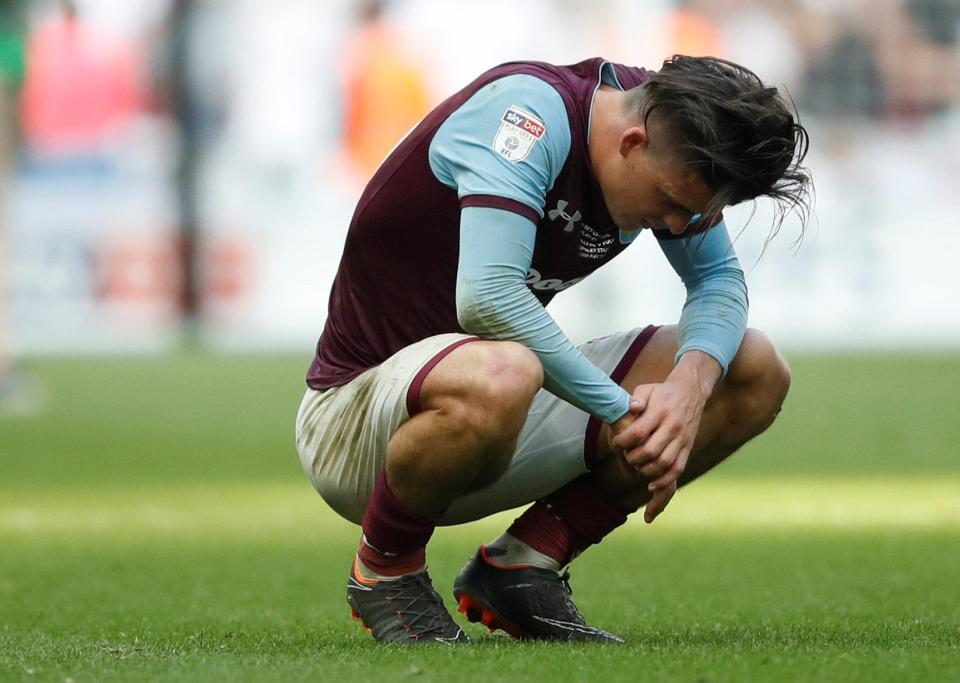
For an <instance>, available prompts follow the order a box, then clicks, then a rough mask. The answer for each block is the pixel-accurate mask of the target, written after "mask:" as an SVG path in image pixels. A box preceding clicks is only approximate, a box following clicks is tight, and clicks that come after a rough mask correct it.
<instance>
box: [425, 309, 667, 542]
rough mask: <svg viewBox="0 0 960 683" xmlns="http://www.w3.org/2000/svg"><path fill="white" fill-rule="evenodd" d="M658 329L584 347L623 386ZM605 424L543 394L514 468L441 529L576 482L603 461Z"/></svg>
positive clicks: (448, 516)
mask: <svg viewBox="0 0 960 683" xmlns="http://www.w3.org/2000/svg"><path fill="white" fill-rule="evenodd" d="M657 329H659V328H658V327H656V326H653V325H651V326H648V327H645V328H637V329H634V330H629V331H627V332H619V333H617V334H613V335H610V336H608V337H602V338H600V339H594V340H592V341H589V342H587V343H586V344H583V345H581V346H580V347H579V348H580V351H581V352H582V353H583V354H584V355H585V356H586V357H587V358H589V359H590V360H591V361H592V362H593V363H594V364H595V365H596V366H597V367H599V368H600V369H601V370H604V371H605V372H606V373H607V374H609V375H610V377H611V379H613V381H615V382H617V383H618V384H620V383H622V382H623V380H624V378H625V377H626V374H627V372H628V371H629V370H630V368H631V367H632V366H633V363H634V361H635V360H636V358H637V356H638V355H639V354H640V351H642V350H643V347H644V346H645V345H646V343H647V342H648V341H649V340H650V338H651V337H653V334H654V333H655V332H656V331H657ZM601 425H602V423H601V422H600V420H598V419H597V418H595V417H592V416H591V415H590V414H588V413H586V412H584V411H582V410H580V409H579V408H576V407H574V406H572V405H571V404H569V403H567V402H566V401H564V400H562V399H559V398H557V397H556V396H554V395H553V394H551V393H550V392H548V391H546V390H545V389H541V390H540V391H539V392H538V393H537V396H536V398H534V400H533V405H531V407H530V411H529V412H528V414H527V421H526V423H525V424H524V427H523V430H522V431H521V432H520V438H519V439H518V441H517V450H516V452H515V453H514V456H513V460H511V462H510V467H509V468H508V469H507V471H506V472H505V473H504V475H503V476H502V477H500V478H499V479H498V480H497V481H496V482H494V483H493V484H491V485H490V486H488V487H487V488H485V489H482V490H480V491H476V492H474V493H471V494H468V495H466V496H463V497H461V498H458V499H457V500H455V501H454V502H453V504H451V505H450V507H449V508H447V510H446V511H445V512H444V513H443V515H442V516H441V520H440V521H441V524H461V523H463V522H469V521H472V520H475V519H480V518H482V517H486V516H488V515H491V514H494V513H496V512H501V511H503V510H509V509H511V508H515V507H519V506H521V505H526V504H528V503H531V502H533V501H535V500H538V499H540V498H543V497H544V496H546V495H548V494H550V493H552V492H554V491H556V490H557V489H559V488H560V487H561V486H563V485H564V484H566V483H567V482H569V481H572V480H573V479H576V478H577V477H579V476H580V475H581V474H583V473H584V472H587V471H588V470H589V469H590V468H591V467H592V466H593V465H594V464H595V462H596V461H597V452H596V443H597V437H598V435H599V433H600V427H601Z"/></svg>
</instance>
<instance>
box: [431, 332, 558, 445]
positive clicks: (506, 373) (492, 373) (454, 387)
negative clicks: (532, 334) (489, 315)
mask: <svg viewBox="0 0 960 683" xmlns="http://www.w3.org/2000/svg"><path fill="white" fill-rule="evenodd" d="M448 358H449V360H447V359H444V361H441V364H440V365H438V366H437V368H436V369H435V370H434V371H432V372H431V374H430V375H429V376H428V378H427V380H426V383H425V385H424V390H425V391H426V392H427V393H428V403H429V404H430V405H431V406H432V407H436V408H438V409H440V410H442V411H443V412H446V413H450V414H452V415H454V417H455V419H456V421H457V422H458V423H460V424H462V425H463V426H464V428H466V429H469V430H470V431H471V432H473V433H475V434H476V436H478V437H481V438H484V437H486V436H490V437H491V438H492V437H496V438H498V439H499V438H511V437H515V436H516V435H517V434H519V432H520V429H521V428H522V427H523V423H524V421H525V420H526V415H527V410H528V409H529V407H530V402H531V401H532V400H533V397H534V396H535V395H536V393H537V391H538V390H539V389H540V387H541V386H542V385H543V368H542V366H541V365H540V361H539V359H538V358H537V356H536V355H535V354H534V353H533V352H532V351H531V350H530V349H528V348H527V347H525V346H523V345H522V344H518V343H515V342H494V341H481V342H474V343H471V344H465V345H463V346H461V347H459V348H458V349H456V350H455V351H453V353H451V354H450V356H449V357H448Z"/></svg>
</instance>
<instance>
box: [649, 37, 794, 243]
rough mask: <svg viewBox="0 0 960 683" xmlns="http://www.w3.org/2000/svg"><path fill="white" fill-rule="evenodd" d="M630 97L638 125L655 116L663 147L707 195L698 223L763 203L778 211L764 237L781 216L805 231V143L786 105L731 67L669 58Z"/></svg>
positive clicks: (750, 74)
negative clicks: (636, 105) (794, 219)
mask: <svg viewBox="0 0 960 683" xmlns="http://www.w3.org/2000/svg"><path fill="white" fill-rule="evenodd" d="M637 90H638V91H640V92H638V96H639V97H638V101H639V102H640V103H641V107H642V109H641V116H642V118H643V121H644V124H645V125H646V124H648V123H649V119H650V116H651V115H652V114H653V113H654V112H657V118H658V119H659V121H660V122H661V126H662V128H663V129H664V130H665V131H666V136H667V144H668V145H670V146H671V148H672V149H674V150H676V151H678V152H679V153H680V154H681V156H682V158H683V159H684V160H685V161H686V163H687V164H688V165H689V166H690V167H691V168H693V169H694V170H696V172H697V173H698V174H699V176H700V177H701V179H702V180H703V181H704V183H706V185H707V187H708V188H709V189H710V191H711V193H712V197H711V200H710V202H709V205H708V206H707V208H706V211H705V212H704V217H705V219H707V220H710V219H712V218H715V217H716V216H718V215H719V214H720V212H721V211H722V210H723V208H724V207H725V206H731V205H734V204H739V203H740V202H743V201H746V200H749V199H755V198H757V197H770V198H772V199H773V200H775V201H776V203H777V207H778V210H777V218H776V220H775V222H774V225H773V226H772V228H771V232H770V237H772V236H773V235H775V234H776V233H777V231H778V230H779V229H780V226H781V225H782V223H783V219H784V217H785V216H786V214H787V213H791V212H792V213H796V214H797V215H798V216H799V218H800V220H801V223H802V225H803V226H805V225H806V223H807V221H808V219H809V216H810V211H811V203H812V181H811V177H810V172H809V171H808V170H807V169H806V168H805V167H804V166H803V165H802V163H803V159H804V157H805V156H806V154H807V149H808V147H809V144H810V138H809V135H808V134H807V131H806V129H805V128H804V127H803V126H802V125H801V124H800V120H799V115H798V114H797V112H796V108H795V106H793V103H792V101H791V103H790V104H789V105H788V104H787V101H786V100H785V99H784V98H783V96H781V94H780V92H779V91H778V90H777V89H776V88H773V87H769V86H766V85H764V84H763V82H762V81H761V80H760V78H759V77H758V76H757V75H756V74H755V73H753V72H752V71H750V70H749V69H747V68H745V67H742V66H740V65H739V64H734V63H733V62H729V61H726V60H723V59H718V58H716V57H687V56H684V55H674V56H673V57H672V58H670V59H668V60H667V61H665V62H664V63H663V67H662V68H661V69H660V71H658V72H656V73H654V74H652V75H651V77H650V78H649V80H647V81H646V82H645V83H644V84H643V85H642V86H640V88H637ZM802 230H803V228H802V227H801V235H800V236H801V238H802V235H803V232H802Z"/></svg>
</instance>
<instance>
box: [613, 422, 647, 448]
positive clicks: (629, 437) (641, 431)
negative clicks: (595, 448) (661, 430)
mask: <svg viewBox="0 0 960 683" xmlns="http://www.w3.org/2000/svg"><path fill="white" fill-rule="evenodd" d="M641 419H642V418H639V417H638V418H637V419H636V420H634V422H633V424H631V425H630V426H629V427H627V428H626V429H624V430H623V431H622V432H620V433H619V434H617V435H616V436H615V437H613V445H615V446H617V447H618V448H622V449H623V450H624V451H629V450H631V449H634V448H637V447H639V446H640V445H641V444H643V443H644V442H645V441H646V440H647V439H648V438H650V434H652V433H653V430H654V429H655V428H656V427H653V428H649V427H647V426H645V425H646V422H644V423H641V422H640V420H641ZM647 422H649V420H648V421H647Z"/></svg>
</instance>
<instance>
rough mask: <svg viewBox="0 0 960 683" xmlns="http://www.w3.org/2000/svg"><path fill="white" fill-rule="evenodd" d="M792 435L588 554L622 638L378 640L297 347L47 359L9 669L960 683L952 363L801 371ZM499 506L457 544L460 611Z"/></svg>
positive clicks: (82, 676) (5, 651)
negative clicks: (317, 459)
mask: <svg viewBox="0 0 960 683" xmlns="http://www.w3.org/2000/svg"><path fill="white" fill-rule="evenodd" d="M793 367H794V373H795V382H794V390H793V392H792V395H791V397H790V399H789V402H788V405H787V408H786V410H785V411H784V415H783V417H782V418H781V420H780V422H779V423H778V424H777V425H776V426H775V427H774V428H773V429H772V430H771V432H770V433H769V434H767V435H765V436H764V437H762V438H760V439H758V440H757V441H756V442H755V443H753V444H751V445H750V446H748V447H747V448H746V449H745V450H744V452H743V453H741V454H739V455H738V456H737V457H736V458H735V459H734V460H733V461H732V462H730V463H728V464H726V465H724V466H723V468H721V469H720V470H719V471H718V472H716V473H711V474H710V475H709V476H708V477H705V478H704V479H703V480H702V481H699V482H697V483H695V484H694V485H692V486H691V487H690V488H689V489H688V490H684V491H682V492H681V493H680V494H679V495H678V497H677V498H676V500H675V501H674V502H673V503H672V505H671V507H670V508H669V509H668V510H667V512H666V513H665V514H664V516H663V517H662V518H661V520H659V521H658V522H657V523H656V524H654V525H652V526H649V527H648V526H645V525H643V524H642V523H641V522H640V521H639V520H632V521H631V522H630V523H629V524H628V525H627V527H626V528H624V529H623V530H621V531H619V532H618V533H617V534H615V535H613V536H611V537H610V538H609V539H607V541H605V542H604V543H603V544H601V545H600V546H598V547H596V548H594V549H592V550H591V551H590V552H588V553H586V554H585V555H584V557H583V558H581V559H579V560H578V561H577V563H576V564H575V565H574V567H573V570H574V571H573V585H574V589H575V598H576V599H577V602H578V604H579V605H580V606H581V608H582V609H583V610H584V612H585V613H586V614H587V615H588V617H589V618H590V619H591V621H592V622H594V623H596V624H597V625H600V626H604V627H607V628H609V629H611V630H614V631H617V632H619V633H621V634H622V635H624V636H625V637H626V638H627V640H628V645H627V646H625V647H620V648H614V647H584V646H563V645H545V644H521V643H515V642H513V641H512V640H509V639H507V638H504V637H499V636H487V635H485V634H484V633H483V631H482V629H477V628H475V627H471V635H473V636H475V639H476V641H477V642H476V644H475V645H474V646H472V647H470V648H457V649H455V650H444V649H429V650H415V651H410V650H398V649H395V648H382V647H378V646H376V645H375V644H374V643H373V642H372V640H371V639H370V638H369V637H368V636H367V635H366V634H365V633H364V632H363V631H362V630H361V629H359V628H358V627H357V626H356V624H355V623H354V622H352V621H350V619H349V618H348V610H347V606H346V602H345V600H344V592H345V581H346V570H347V565H348V562H349V558H350V556H351V553H352V551H353V549H354V548H355V544H356V533H357V532H356V527H354V526H352V525H350V524H348V523H346V522H344V521H342V520H340V519H338V518H337V517H335V516H334V515H332V514H331V513H330V512H329V511H328V510H327V509H326V508H325V506H324V505H323V503H322V501H321V500H320V499H319V497H317V496H316V495H315V494H314V493H313V491H312V489H311V488H310V486H309V485H308V484H307V482H306V480H305V478H304V477H303V475H302V473H301V472H300V466H299V463H298V461H297V458H296V455H295V452H294V450H293V447H292V444H291V440H292V422H293V413H294V412H295V409H296V405H297V403H298V401H299V398H300V393H301V386H302V384H301V382H302V374H303V369H304V362H303V360H302V359H286V358H211V357H208V356H203V355H184V356H178V357H175V358H167V359H128V360H90V359H86V360H69V361H68V360H58V361H43V362H41V363H37V364H36V366H35V368H34V369H35V371H36V373H37V374H38V376H39V377H40V378H41V380H42V381H43V383H44V384H45V386H46V388H47V391H48V393H49V405H48V407H47V411H46V413H45V414H44V415H43V416H40V417H36V418H29V419H28V418H18V419H12V418H0V680H24V681H34V680H44V681H48V680H49V681H64V680H66V679H73V680H74V681H77V682H78V683H80V682H81V681H110V680H134V681H141V680H170V681H180V680H264V679H266V680H279V681H287V680H318V679H320V680H337V679H349V678H351V677H352V678H354V679H356V680H358V681H359V680H363V681H366V680H382V681H395V680H398V679H399V680H412V681H451V680H485V681H488V680H491V679H492V680H512V681H533V680H550V681H579V680H589V681H594V680H596V681H600V680H605V679H606V680H611V681H614V680H616V681H619V680H667V681H691V682H694V681H754V680H770V681H781V680H831V681H832V680H835V681H860V680H862V681H868V680H869V681H874V680H891V681H892V680H896V681H904V680H919V681H931V680H934V681H936V680H943V681H949V680H958V679H960V580H958V578H957V577H960V458H958V457H957V456H958V449H957V444H958V443H960V408H958V402H957V400H956V388H955V386H954V381H955V379H956V378H957V377H960V358H958V357H946V356H937V357H933V356H918V357H907V358H894V357H868V358H862V359H858V358H797V359H794V360H793ZM509 519H510V516H509V515H500V516H497V517H495V518H492V519H489V520H484V521H482V522H478V523H476V524H472V525H467V526H465V527H457V528H452V529H441V530H439V531H438V532H437V535H436V537H435V540H434V542H432V543H431V547H430V565H431V573H432V574H433V576H434V578H435V582H436V585H437V587H438V589H439V590H440V591H441V593H442V594H444V595H445V596H446V597H449V592H450V584H451V581H452V578H453V575H454V574H455V572H456V571H457V569H458V568H459V566H460V564H461V563H462V562H463V561H464V560H465V559H466V557H467V556H468V555H469V554H470V553H471V552H472V551H473V549H474V548H475V546H476V544H477V543H479V542H482V541H484V540H488V539H489V538H490V537H492V536H493V535H496V534H497V533H498V532H499V531H500V530H502V528H503V526H504V524H506V523H507V522H508V521H509Z"/></svg>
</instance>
